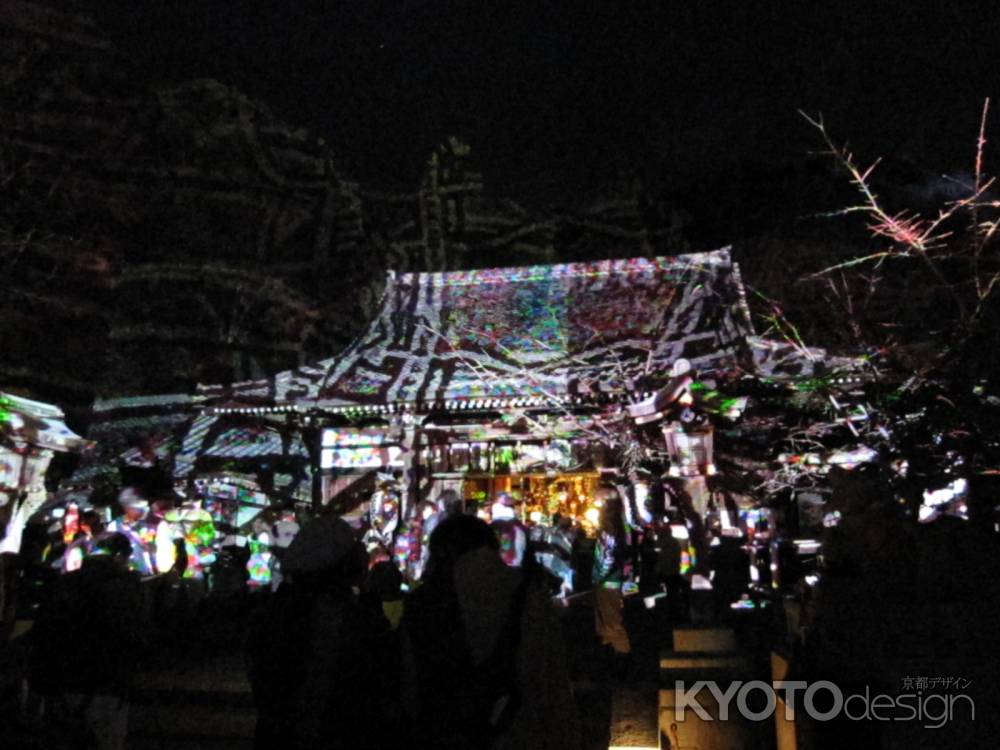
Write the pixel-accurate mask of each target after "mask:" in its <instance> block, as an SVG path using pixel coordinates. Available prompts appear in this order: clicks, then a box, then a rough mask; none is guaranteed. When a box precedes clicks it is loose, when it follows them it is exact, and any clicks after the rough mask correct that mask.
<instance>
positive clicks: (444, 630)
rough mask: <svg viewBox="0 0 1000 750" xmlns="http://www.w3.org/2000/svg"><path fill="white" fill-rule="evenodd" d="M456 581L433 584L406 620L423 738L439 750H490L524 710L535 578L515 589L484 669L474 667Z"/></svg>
mask: <svg viewBox="0 0 1000 750" xmlns="http://www.w3.org/2000/svg"><path fill="white" fill-rule="evenodd" d="M450 578H451V576H450V575H441V576H433V577H431V578H430V580H427V581H426V582H425V583H424V584H423V585H422V586H421V587H420V588H419V589H417V591H416V592H414V594H413V595H412V597H411V599H410V601H409V602H408V603H407V606H406V613H405V615H404V622H405V623H406V629H407V634H408V636H409V638H410V641H411V643H412V644H413V649H414V657H415V661H416V666H417V674H418V677H419V679H420V685H419V690H420V695H419V700H420V707H419V715H418V716H417V717H416V719H417V722H418V735H420V738H421V739H422V740H423V741H424V744H425V745H427V746H433V747H437V748H467V747H474V748H489V747H490V746H492V745H493V744H494V742H495V741H496V739H497V738H498V737H500V736H501V735H502V734H503V733H504V732H506V731H507V729H509V727H510V725H511V724H512V723H513V721H514V719H515V717H516V716H517V712H518V709H519V708H520V706H521V695H520V688H519V685H518V675H517V651H518V648H519V646H520V639H521V620H522V614H523V612H524V604H525V599H526V595H527V587H528V577H527V576H524V577H523V578H522V579H521V582H520V583H519V584H518V586H517V588H516V589H515V590H514V593H513V595H512V597H511V602H510V608H509V610H508V613H507V619H506V621H505V623H504V625H503V627H502V628H501V630H500V633H499V635H498V637H497V642H496V645H495V646H494V648H493V651H492V652H491V653H490V654H489V655H488V656H487V657H486V658H485V659H484V660H483V661H481V662H480V663H479V664H474V663H473V660H472V656H471V653H470V651H469V648H468V645H467V642H466V638H465V628H464V626H463V624H462V616H461V610H460V609H459V604H458V595H457V593H456V592H455V589H454V585H453V584H452V583H451V580H450Z"/></svg>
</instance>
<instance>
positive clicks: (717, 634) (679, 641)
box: [674, 627, 736, 653]
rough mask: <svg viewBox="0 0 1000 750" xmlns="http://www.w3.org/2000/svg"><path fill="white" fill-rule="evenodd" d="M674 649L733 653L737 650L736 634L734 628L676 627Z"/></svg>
mask: <svg viewBox="0 0 1000 750" xmlns="http://www.w3.org/2000/svg"><path fill="white" fill-rule="evenodd" d="M674 651H698V652H705V653H709V652H713V653H732V652H734V651H736V634H735V633H734V632H733V629H732V628H720V627H683V628H674Z"/></svg>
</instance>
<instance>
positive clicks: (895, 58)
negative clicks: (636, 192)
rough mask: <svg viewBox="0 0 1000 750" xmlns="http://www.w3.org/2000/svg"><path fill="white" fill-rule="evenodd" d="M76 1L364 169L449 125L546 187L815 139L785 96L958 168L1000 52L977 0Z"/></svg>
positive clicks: (385, 180)
mask: <svg viewBox="0 0 1000 750" xmlns="http://www.w3.org/2000/svg"><path fill="white" fill-rule="evenodd" d="M81 2H84V0H81ZM84 4H85V5H86V7H88V8H89V9H90V11H91V12H92V14H93V15H95V16H96V17H97V18H98V20H99V22H100V23H101V25H102V26H103V27H104V28H105V29H106V30H107V31H108V33H109V34H111V36H112V37H113V38H114V39H115V40H116V42H117V44H118V46H119V47H120V48H121V49H122V50H124V51H125V52H126V53H128V54H129V55H130V56H131V57H132V58H133V59H134V60H135V61H136V63H137V65H138V67H139V69H140V72H141V74H142V75H144V76H145V77H147V78H148V79H149V80H150V81H151V82H156V83H172V82H179V81H183V80H186V79H191V78H197V77H212V78H217V79H219V80H221V81H223V82H225V83H228V84H232V85H234V86H236V87H238V88H239V89H241V90H243V91H244V92H246V93H247V94H250V95H251V96H253V97H255V98H258V99H261V100H263V101H265V102H266V103H268V104H269V105H270V107H271V108H272V110H273V111H274V112H275V113H276V114H277V115H278V116H280V117H281V118H282V119H285V120H286V121H288V122H290V123H293V124H297V125H303V126H306V127H307V128H309V129H310V130H311V131H312V132H313V134H315V135H316V136H321V137H323V138H325V139H326V140H327V141H328V142H329V143H330V144H331V145H332V146H333V148H334V150H335V152H336V153H337V155H338V160H339V162H340V163H341V164H342V165H343V167H344V170H345V172H347V174H348V175H350V176H352V177H354V178H355V179H358V180H360V181H362V182H363V183H364V184H366V185H370V186H380V187H389V188H397V189H412V188H413V187H414V186H415V185H416V182H417V180H418V179H419V174H420V164H421V162H422V161H423V159H424V158H426V156H427V154H428V153H429V152H430V150H431V149H432V148H433V146H434V145H435V144H437V143H439V142H441V141H442V140H443V139H444V138H445V137H446V136H448V135H450V134H455V135H458V136H460V137H462V138H464V139H465V140H467V141H468V142H470V143H471V145H472V147H473V152H474V154H475V155H476V163H477V164H478V165H479V166H480V168H481V169H482V170H483V171H484V172H485V174H486V177H487V180H488V183H489V184H491V185H492V186H493V187H494V188H495V189H497V190H498V192H500V193H502V194H506V195H510V196H514V197H520V198H528V199H533V200H551V201H553V202H563V200H573V199H574V198H575V197H576V196H579V195H581V194H583V193H585V192H586V191H587V190H588V189H589V188H591V187H592V186H593V185H594V184H595V183H596V182H599V181H600V180H601V179H603V176H604V175H606V174H607V173H608V171H609V170H610V171H611V172H615V171H618V170H623V171H636V172H638V173H640V174H643V175H645V176H647V177H649V178H653V179H657V180H665V181H666V182H667V184H668V185H672V186H674V187H678V186H680V187H683V186H684V185H685V184H690V183H691V182H692V181H693V180H697V179H699V178H700V177H701V176H703V175H705V174H706V173H708V174H712V173H720V172H722V171H724V170H725V169H726V168H727V167H728V165H729V164H730V163H732V162H734V161H735V162H738V161H747V160H759V161H763V162H771V163H789V162H795V161H797V160H801V159H802V158H803V157H804V155H805V153H806V152H807V151H808V150H809V149H811V148H816V147H817V146H818V141H817V139H816V136H815V133H814V132H813V131H811V130H810V129H809V128H808V127H807V126H806V125H805V124H804V122H803V121H802V120H801V118H800V117H799V116H798V115H797V114H796V110H797V109H799V108H802V109H805V110H808V111H810V112H816V111H820V110H822V111H823V113H824V114H825V115H826V118H827V121H828V123H829V124H830V126H831V129H832V130H833V131H834V132H835V133H836V134H838V135H840V136H843V137H849V138H850V140H851V142H852V144H854V145H855V147H856V148H857V149H858V150H859V151H861V152H864V153H866V154H869V155H871V156H876V155H885V156H888V157H893V156H899V157H905V158H909V159H912V160H914V161H916V162H917V163H918V164H922V165H925V166H926V167H928V168H929V169H930V170H931V171H932V172H933V171H941V170H945V169H957V168H959V167H962V166H965V165H966V164H968V163H969V162H970V161H971V151H972V148H973V145H974V137H975V132H976V127H977V123H978V117H979V113H980V109H981V107H982V100H983V97H984V96H986V95H988V94H995V93H996V91H997V86H996V83H997V70H998V67H1000V66H998V53H997V49H998V47H997V44H998V40H1000V11H998V10H997V8H996V6H995V5H982V6H980V5H979V4H978V3H945V2H941V3H928V4H927V5H936V6H939V7H937V8H936V9H928V10H921V9H920V8H919V7H918V6H921V5H924V4H922V3H914V2H893V3H877V2H874V0H869V1H868V2H864V3H862V2H857V0H833V1H831V2H827V3H824V4H817V3H811V2H798V1H797V2H778V1H777V0H771V1H770V2H743V3H740V4H736V3H717V2H708V1H707V0H657V1H650V2H644V1H643V0H622V1H621V2H612V0H591V1H588V0H573V1H572V2H556V1H546V0H511V1H510V2H503V1H499V2H482V1H481V0H466V1H465V2H457V1H455V0H424V1H421V0H408V1H407V0H394V1H390V0H338V1H336V2H333V1H331V2H315V1H312V0H169V1H162V0H161V1H157V2H142V3H137V2H135V1H134V0H86V1H85V2H84ZM984 7H985V8H990V10H987V11H983V10H982V8H984ZM997 104H998V106H1000V102H998V103H997ZM997 127H998V126H994V128H993V131H996V130H997ZM998 140H1000V136H998ZM998 169H1000V168H998ZM567 196H568V198H567Z"/></svg>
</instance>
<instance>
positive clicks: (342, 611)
mask: <svg viewBox="0 0 1000 750" xmlns="http://www.w3.org/2000/svg"><path fill="white" fill-rule="evenodd" d="M283 568H284V571H285V574H286V576H287V577H286V578H285V580H284V581H283V582H282V584H281V586H280V587H279V588H278V591H277V592H276V593H275V595H274V596H273V597H271V599H270V601H268V602H267V603H266V604H265V605H264V606H263V608H262V609H261V610H260V611H259V612H257V613H256V614H255V615H254V617H253V618H252V621H251V625H250V637H249V639H248V646H247V671H248V676H249V678H250V685H251V690H252V692H253V696H254V702H255V703H256V705H257V727H256V732H255V735H254V747H255V748H261V749H263V748H276V747H280V748H283V749H285V750H298V749H299V748H302V749H305V748H318V747H321V748H324V749H325V750H337V749H338V748H351V749H352V750H356V749H358V748H362V749H371V750H375V749H376V748H388V747H393V746H395V743H398V740H399V736H398V734H397V733H396V731H395V728H396V716H397V713H398V711H397V708H396V707H397V706H398V701H397V700H396V698H395V697H394V689H396V686H395V685H393V684H391V681H390V680H389V679H387V678H386V676H387V675H391V674H392V672H393V670H392V669H391V667H390V665H387V664H385V663H384V662H386V661H387V660H391V658H392V651H391V649H389V648H387V646H386V642H387V638H388V635H389V626H388V623H387V622H386V621H385V618H384V617H379V616H377V615H376V613H373V612H372V611H371V609H370V608H367V607H362V606H360V605H359V603H358V600H357V595H356V587H357V586H359V585H360V584H361V581H362V579H363V578H364V574H365V571H366V569H367V555H366V554H365V550H364V546H363V545H362V544H361V543H360V542H357V541H356V540H355V538H354V532H353V530H352V529H351V527H350V526H349V525H348V524H347V522H346V521H344V520H343V519H341V518H339V517H336V516H321V517H320V518H318V519H316V520H314V521H312V522H311V523H309V524H307V525H305V526H304V527H303V528H302V529H301V531H299V533H298V534H297V535H296V536H295V539H294V540H293V541H292V543H291V544H290V545H289V547H288V550H287V551H286V553H285V556H284V561H283Z"/></svg>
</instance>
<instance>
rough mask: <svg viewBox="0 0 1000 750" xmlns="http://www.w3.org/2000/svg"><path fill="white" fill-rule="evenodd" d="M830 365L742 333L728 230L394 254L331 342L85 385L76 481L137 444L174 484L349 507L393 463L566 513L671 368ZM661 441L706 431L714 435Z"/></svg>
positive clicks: (809, 370) (695, 462)
mask: <svg viewBox="0 0 1000 750" xmlns="http://www.w3.org/2000/svg"><path fill="white" fill-rule="evenodd" d="M837 365H838V362H837V361H836V360H834V359H833V358H830V357H827V356H826V355H825V353H823V352H821V351H820V350H805V349H804V348H802V347H797V346H793V345H790V344H788V343H786V342H780V341H771V340H765V339H761V338H759V337H757V336H756V335H755V333H754V328H753V324H752V321H751V317H750V313H749V311H748V308H747V305H746V300H745V292H744V288H743V284H742V281H741V279H740V273H739V268H738V266H737V264H736V263H734V262H733V261H732V259H731V257H730V252H729V250H728V249H721V250H716V251H713V252H706V253H697V254H690V255H682V256H676V257H666V258H632V259H626V260H608V261H601V262H589V263H566V264H558V265H544V266H529V267H518V268H504V269H488V270H473V271H458V272H447V273H408V274H395V273H392V272H390V273H389V274H388V278H387V280H386V285H385V289H384V292H383V295H382V299H381V304H380V309H379V312H378V314H377V315H376V316H375V317H374V319H373V320H372V321H371V322H370V324H369V326H368V328H367V329H366V330H365V331H364V332H363V333H362V335H361V336H359V337H358V338H357V339H356V340H355V341H354V342H353V343H352V344H351V345H350V346H349V347H348V348H347V349H346V350H345V351H344V352H342V353H340V354H339V355H337V356H335V357H331V358H329V359H325V360H322V361H320V362H317V363H315V364H313V365H310V366H306V367H300V368H297V369H295V370H289V371H286V372H281V373H278V374H277V375H275V376H273V377H270V378H267V379H263V380H258V381H250V382H244V383H237V384H233V385H230V386H201V387H199V388H198V390H197V392H196V393H195V394H191V395H177V396H162V397H155V396H154V397H144V398H139V399H118V400H112V401H103V402H99V403H98V404H96V406H95V417H96V419H95V424H94V426H93V428H92V430H91V433H90V437H91V438H92V439H96V440H98V441H99V442H101V443H102V445H103V446H104V448H105V450H104V452H103V454H102V456H101V458H100V459H97V460H95V461H94V462H92V464H91V465H90V466H84V467H82V468H81V470H80V471H78V472H77V475H76V477H75V478H74V482H76V483H77V484H84V485H85V484H86V483H87V482H92V481H93V479H94V477H95V476H97V475H99V474H100V472H101V471H106V470H107V469H108V466H109V464H111V463H118V464H119V465H120V464H123V463H124V464H128V463H129V462H130V461H131V462H132V463H137V462H138V463H140V464H141V463H143V461H145V462H146V464H149V463H158V464H160V465H162V466H163V467H164V470H166V471H169V472H170V474H171V475H172V477H173V480H174V481H175V483H176V484H177V486H178V487H179V488H180V487H184V486H187V487H192V486H197V487H199V488H201V489H202V490H204V489H206V488H208V487H209V486H214V487H216V488H217V489H216V490H215V491H216V492H217V493H219V494H221V495H222V496H223V497H225V498H228V499H229V500H231V501H234V500H237V499H238V498H242V501H241V502H245V503H250V504H251V505H252V506H258V507H259V506H264V505H267V504H268V503H271V504H284V505H285V506H286V507H287V506H288V505H289V504H290V503H312V504H314V505H326V504H329V503H335V504H336V505H337V506H338V508H339V509H340V510H342V511H343V512H349V511H350V510H351V509H352V508H354V507H356V506H357V505H358V504H359V503H361V502H362V501H364V500H366V499H367V497H368V496H369V495H370V493H371V491H372V490H373V489H374V487H375V481H376V479H375V478H376V475H378V474H380V473H381V474H383V475H384V474H387V473H389V474H395V475H396V476H397V477H398V479H399V481H400V482H401V484H402V486H403V487H404V488H405V501H404V502H405V503H406V504H412V503H414V502H416V501H418V500H420V499H425V498H433V497H436V496H438V495H439V494H440V493H441V492H443V491H444V490H446V489H453V490H456V491H457V492H458V493H459V495H460V497H462V498H464V499H465V500H466V501H468V502H482V501H485V500H487V499H489V498H492V497H493V496H495V495H496V494H497V493H498V492H500V491H507V492H511V493H512V494H514V496H515V497H516V498H517V499H518V501H519V507H520V512H521V514H522V515H527V514H530V513H543V514H546V515H547V514H550V513H552V512H555V511H561V512H569V513H572V514H574V515H582V514H583V513H584V512H585V511H586V509H587V505H588V503H587V501H588V499H589V498H590V497H591V496H592V495H593V492H594V489H595V487H596V484H597V482H598V480H599V477H600V474H601V473H602V472H610V473H616V472H617V473H618V474H620V473H621V469H622V464H623V462H624V463H627V460H624V461H623V459H627V456H626V454H627V453H628V451H629V449H630V447H634V441H631V440H630V439H629V436H630V435H633V434H634V432H635V429H634V428H635V422H636V421H638V422H639V423H642V422H643V421H644V419H643V418H642V417H640V418H639V419H638V420H635V419H632V418H631V417H630V413H634V414H640V415H641V414H643V413H646V414H647V420H646V421H648V413H649V412H650V409H649V408H647V409H645V411H644V408H643V407H642V406H641V404H643V403H644V402H646V403H649V404H654V401H655V398H656V396H657V394H658V393H659V392H661V390H662V389H664V388H669V386H670V384H671V383H676V382H678V381H677V378H678V376H686V378H687V379H686V381H685V382H687V383H691V382H696V383H697V385H698V387H700V388H702V389H705V388H714V387H715V386H716V385H717V384H718V383H721V382H727V383H733V382H737V381H739V380H740V379H741V378H761V377H763V378H767V379H770V380H772V381H773V380H775V379H784V380H794V379H806V378H811V377H813V376H815V375H816V374H818V373H819V372H821V371H824V372H828V371H830V370H831V368H834V367H836V366H837ZM650 399H653V401H650ZM637 405H638V406H637ZM630 406H631V407H632V408H631V409H629V407H630ZM650 408H652V411H653V412H654V413H655V411H656V409H655V404H654V405H653V406H651V407H650ZM727 408H731V409H733V408H735V409H737V410H738V408H739V407H738V405H733V404H729V406H728V407H727ZM659 416H661V417H662V416H663V415H662V414H661V415H659ZM689 432H690V433H692V434H693V433H694V432H696V431H695V430H690V431H689ZM679 433H681V434H682V436H683V435H685V434H687V433H685V432H684V430H680V431H679ZM667 442H668V443H672V444H673V447H674V449H675V451H676V450H681V451H684V450H686V451H687V452H688V454H690V453H691V451H694V452H697V451H699V450H706V449H707V450H708V451H709V453H710V451H711V443H710V440H709V443H708V445H707V448H706V447H705V446H704V445H702V446H699V445H698V444H697V441H696V440H694V439H693V438H685V439H682V440H680V441H678V440H672V441H671V440H670V438H669V437H668V439H667ZM678 445H679V446H680V448H678ZM138 446H145V448H141V447H138ZM665 447H666V446H664V448H665ZM654 452H655V446H654ZM143 455H144V456H145V459H143V458H142V456H143ZM664 458H668V459H669V458H670V457H669V456H666V455H665V456H664ZM672 461H673V464H675V466H674V468H675V469H676V468H678V467H677V466H676V465H677V464H684V463H689V464H691V465H692V466H696V469H697V473H700V474H704V473H707V472H711V471H712V468H713V467H711V466H708V465H699V461H700V462H701V464H705V463H706V462H707V463H708V464H710V463H711V456H710V455H708V456H707V457H706V456H702V457H701V458H698V457H697V456H693V455H687V457H686V458H685V457H684V456H677V455H675V456H673V457H672ZM626 473H627V472H626ZM232 515H233V514H232V513H231V514H230V516H232ZM251 515H252V514H246V513H244V514H243V515H242V516H241V517H243V518H249V517H250V516H251Z"/></svg>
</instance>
